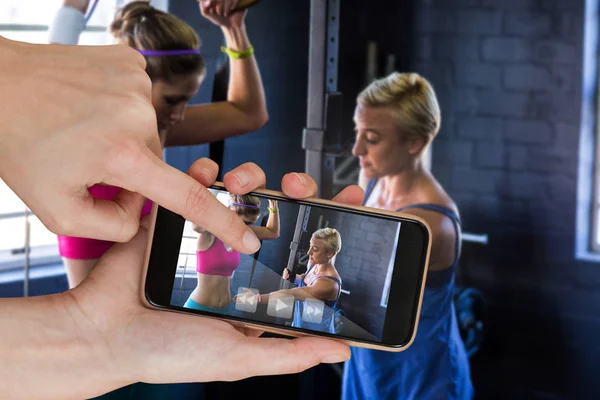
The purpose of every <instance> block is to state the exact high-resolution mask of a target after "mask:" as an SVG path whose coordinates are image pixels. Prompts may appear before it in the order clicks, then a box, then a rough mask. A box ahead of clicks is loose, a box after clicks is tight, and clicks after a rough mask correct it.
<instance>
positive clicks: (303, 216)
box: [280, 205, 310, 288]
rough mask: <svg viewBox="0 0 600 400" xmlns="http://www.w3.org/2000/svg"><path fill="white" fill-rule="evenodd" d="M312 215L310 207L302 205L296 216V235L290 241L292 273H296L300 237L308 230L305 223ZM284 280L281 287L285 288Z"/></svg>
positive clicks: (289, 260) (290, 268) (289, 268)
mask: <svg viewBox="0 0 600 400" xmlns="http://www.w3.org/2000/svg"><path fill="white" fill-rule="evenodd" d="M309 215H310V207H308V206H305V205H301V206H300V208H299V210H298V217H297V218H296V228H295V229H294V237H293V238H292V242H291V243H290V256H289V257H288V262H287V269H288V271H290V275H293V274H295V273H296V258H297V256H298V246H300V239H301V238H302V233H303V232H304V231H305V230H306V229H305V226H306V225H305V224H306V220H307V219H308V216H309ZM283 285H284V282H283V280H282V282H281V285H280V287H281V288H283Z"/></svg>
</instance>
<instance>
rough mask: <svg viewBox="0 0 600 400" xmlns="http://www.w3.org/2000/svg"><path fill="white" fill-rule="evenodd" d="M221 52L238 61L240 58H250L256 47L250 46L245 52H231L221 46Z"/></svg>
mask: <svg viewBox="0 0 600 400" xmlns="http://www.w3.org/2000/svg"><path fill="white" fill-rule="evenodd" d="M221 51H222V52H223V53H225V54H227V55H228V56H229V57H230V58H231V59H233V60H238V59H240V58H248V57H250V56H251V55H253V54H254V47H252V46H250V48H248V49H247V50H244V51H236V50H231V49H229V48H227V47H225V46H221Z"/></svg>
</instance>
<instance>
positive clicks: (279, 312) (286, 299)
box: [267, 295, 294, 319]
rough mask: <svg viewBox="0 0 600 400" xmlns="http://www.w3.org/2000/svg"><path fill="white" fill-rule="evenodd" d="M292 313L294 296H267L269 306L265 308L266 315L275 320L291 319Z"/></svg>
mask: <svg viewBox="0 0 600 400" xmlns="http://www.w3.org/2000/svg"><path fill="white" fill-rule="evenodd" d="M293 311H294V296H290V295H280V296H269V305H268V306H267V314H268V315H270V316H271V317H275V318H285V319H290V318H292V313H293Z"/></svg>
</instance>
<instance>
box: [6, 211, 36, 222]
mask: <svg viewBox="0 0 600 400" xmlns="http://www.w3.org/2000/svg"><path fill="white" fill-rule="evenodd" d="M25 215H29V216H31V215H33V213H32V212H31V211H30V210H28V211H27V212H25V211H17V212H11V213H4V214H0V220H2V219H11V218H22V217H24V216H25Z"/></svg>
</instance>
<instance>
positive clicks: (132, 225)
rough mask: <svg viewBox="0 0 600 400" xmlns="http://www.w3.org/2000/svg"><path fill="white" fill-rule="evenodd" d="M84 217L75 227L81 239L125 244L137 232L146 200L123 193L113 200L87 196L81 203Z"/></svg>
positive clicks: (74, 229)
mask: <svg viewBox="0 0 600 400" xmlns="http://www.w3.org/2000/svg"><path fill="white" fill-rule="evenodd" d="M81 202H82V207H81V209H80V210H81V215H80V217H79V218H76V220H77V221H82V222H77V226H73V227H72V229H71V230H72V231H73V232H77V233H76V235H77V236H79V237H87V238H94V239H100V240H108V241H112V242H126V241H128V240H130V239H131V238H132V237H133V236H134V235H135V234H136V232H137V231H138V228H139V224H140V215H141V213H142V207H143V206H144V202H145V199H144V197H143V196H141V195H140V194H138V193H134V192H130V191H128V190H121V191H120V192H119V193H118V194H117V195H116V197H115V198H114V199H113V200H102V199H97V198H94V197H93V196H92V195H91V194H89V193H88V194H87V195H86V196H85V197H84V198H83V199H81Z"/></svg>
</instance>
